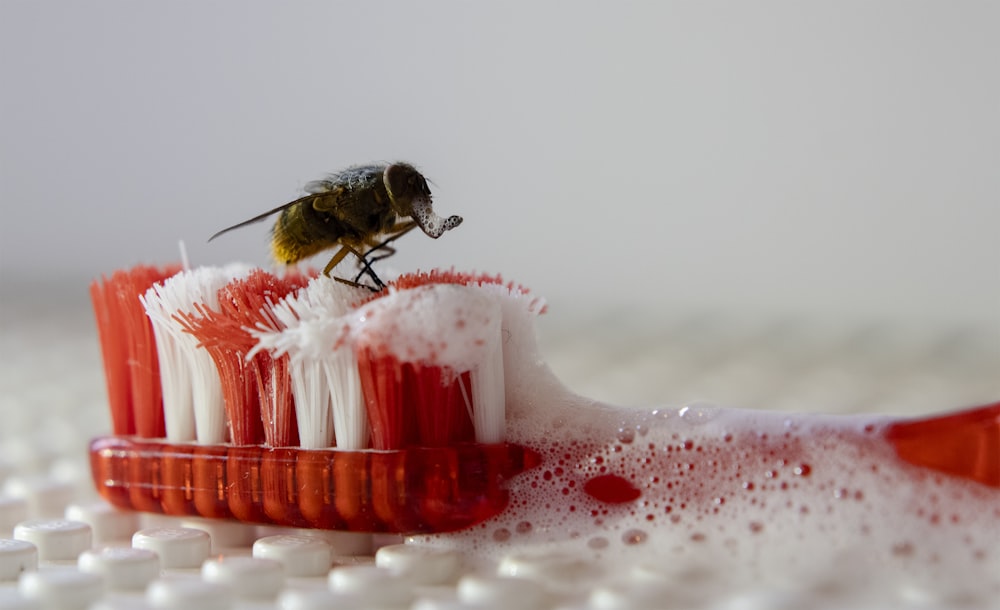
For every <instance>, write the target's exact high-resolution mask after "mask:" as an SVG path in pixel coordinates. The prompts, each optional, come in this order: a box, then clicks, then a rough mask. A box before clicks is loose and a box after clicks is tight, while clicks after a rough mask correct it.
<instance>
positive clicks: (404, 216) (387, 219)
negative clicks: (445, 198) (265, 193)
mask: <svg viewBox="0 0 1000 610" xmlns="http://www.w3.org/2000/svg"><path fill="white" fill-rule="evenodd" d="M305 190H306V192H307V193H308V194H307V195H306V196H304V197H300V198H299V199H296V200H295V201H292V202H289V203H286V204H284V205H281V206H278V207H277V208H274V209H273V210H270V211H268V212H264V213H263V214H260V215H259V216H255V217H253V218H251V219H250V220H246V221H244V222H241V223H239V224H237V225H233V226H231V227H229V228H226V229H223V230H222V231H219V232H218V233H216V234H215V235H213V236H212V237H210V238H209V241H212V240H213V239H215V238H216V237H218V236H219V235H222V234H223V233H226V232H227V231H231V230H233V229H238V228H240V227H243V226H246V225H249V224H252V223H255V222H259V221H261V220H264V219H265V218H267V217H268V216H271V215H272V214H278V219H277V221H276V222H275V223H274V228H273V229H272V231H271V253H272V254H273V256H274V259H275V261H277V262H278V263H282V264H286V265H292V264H295V263H297V262H299V261H301V260H303V259H305V258H308V257H310V256H312V255H314V254H317V253H319V252H322V251H323V250H328V249H330V248H333V247H336V246H340V249H339V250H337V252H336V253H335V254H334V255H333V258H331V259H330V262H329V263H328V264H327V265H326V267H325V268H324V269H323V273H324V274H325V275H330V271H331V270H332V269H333V268H334V267H336V266H337V263H339V262H340V261H342V260H343V259H344V257H346V256H347V255H348V254H354V255H355V256H356V257H357V258H358V261H359V264H360V266H361V267H362V270H361V272H360V273H359V274H358V276H357V277H356V278H355V279H354V281H349V280H345V279H343V278H334V279H336V280H338V281H341V282H346V283H348V284H354V285H357V284H358V280H359V279H360V278H361V276H362V275H364V274H366V273H367V274H368V275H369V276H370V277H371V278H372V280H373V281H374V282H375V288H376V290H379V289H381V288H382V287H383V286H384V284H382V281H381V280H379V278H378V277H377V276H376V275H375V272H374V271H372V269H371V266H370V265H371V263H372V262H374V261H376V260H379V259H382V258H385V257H387V256H391V255H392V254H393V253H394V252H395V250H394V249H393V248H392V247H391V246H389V243H390V242H392V241H393V240H395V239H398V238H399V237H401V236H403V235H405V234H406V233H407V232H409V231H410V230H412V229H413V228H414V227H420V229H421V230H422V231H423V232H424V233H426V234H427V235H428V236H430V237H433V238H435V239H437V238H438V237H441V235H442V234H443V233H444V232H445V231H448V230H450V229H454V228H455V227H457V226H458V225H460V224H461V223H462V218H461V217H460V216H449V217H448V218H442V217H440V216H438V215H437V214H435V213H434V209H433V207H432V204H431V191H430V188H428V186H427V180H426V179H425V178H424V177H423V176H422V175H421V174H420V172H418V171H417V170H416V168H414V167H413V166H412V165H409V164H407V163H393V164H391V165H359V166H356V167H351V168H348V169H345V170H343V171H340V172H337V173H334V174H331V175H330V176H328V177H327V178H325V179H323V180H316V181H313V182H310V183H308V184H307V185H306V187H305ZM379 251H381V252H382V253H381V254H379V255H378V256H375V257H373V258H371V259H369V258H368V257H369V255H370V254H373V253H376V252H379Z"/></svg>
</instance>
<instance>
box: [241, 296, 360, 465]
mask: <svg viewBox="0 0 1000 610" xmlns="http://www.w3.org/2000/svg"><path fill="white" fill-rule="evenodd" d="M362 295H364V293H363V292H360V291H359V290H358V289H356V288H352V287H349V286H347V285H344V284H341V283H339V282H336V281H334V280H332V279H330V278H328V277H325V276H320V277H318V278H314V279H313V280H312V281H310V282H309V285H308V286H307V287H306V288H305V289H304V290H301V291H299V293H298V294H297V295H295V296H289V297H287V298H285V299H283V300H282V301H280V302H279V303H277V304H275V306H274V308H273V311H272V313H273V316H274V319H275V321H276V323H275V324H274V325H271V326H270V327H267V326H260V327H258V328H256V329H252V330H251V332H252V333H253V334H254V336H255V337H256V338H257V340H258V345H257V347H255V348H254V350H255V351H257V350H260V349H268V350H272V351H273V352H274V353H275V354H276V355H281V354H285V353H287V354H288V356H289V374H290V376H291V383H292V393H293V395H294V397H295V415H296V418H297V420H298V426H299V441H300V442H301V445H302V447H303V448H307V449H315V448H322V447H330V446H332V445H333V444H334V441H336V446H337V447H339V448H343V449H363V448H365V447H366V446H367V441H368V428H367V417H366V414H365V409H364V402H363V399H362V396H361V386H360V380H359V378H358V367H357V360H356V359H355V357H354V352H353V350H352V348H351V346H350V345H347V344H343V345H340V344H339V343H341V342H340V339H341V338H342V336H343V333H344V329H345V327H346V325H347V321H346V319H345V318H344V316H345V315H346V314H347V313H348V312H349V311H351V305H352V303H353V302H354V301H356V300H358V299H359V298H360V296H362ZM252 353H253V352H251V354H252ZM331 425H332V427H331Z"/></svg>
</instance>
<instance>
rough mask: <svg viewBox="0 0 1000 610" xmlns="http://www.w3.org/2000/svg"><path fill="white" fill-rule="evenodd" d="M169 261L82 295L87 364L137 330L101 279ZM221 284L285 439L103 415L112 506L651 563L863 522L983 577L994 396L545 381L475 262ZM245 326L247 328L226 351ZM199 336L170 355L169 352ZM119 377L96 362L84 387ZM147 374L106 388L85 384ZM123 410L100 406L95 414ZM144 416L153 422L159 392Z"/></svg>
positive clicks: (207, 313)
mask: <svg viewBox="0 0 1000 610" xmlns="http://www.w3.org/2000/svg"><path fill="white" fill-rule="evenodd" d="M197 272H198V271H197V270H196V271H193V272H184V273H187V274H194V273H197ZM184 273H182V274H178V275H176V276H173V277H172V278H171V279H168V280H166V281H164V282H162V283H159V284H158V283H157V282H158V280H157V279H155V278H149V277H147V276H145V275H142V272H140V270H133V272H131V276H136V277H131V276H130V277H129V278H128V280H127V281H126V280H124V279H122V280H120V281H119V282H116V281H115V278H120V277H122V276H120V275H119V274H116V275H115V276H112V279H111V280H105V284H104V285H103V287H100V288H95V289H94V290H93V291H92V292H93V294H95V295H97V296H95V299H94V300H95V307H96V309H97V310H98V312H99V313H98V320H99V327H100V334H101V343H102V346H105V348H104V354H105V360H106V368H109V369H110V368H115V369H116V370H118V369H121V368H122V365H121V364H120V363H115V362H113V361H111V362H109V360H113V359H114V358H115V357H116V354H120V353H126V352H129V353H130V352H138V351H141V350H138V349H134V350H133V349H123V348H121V347H114V346H115V345H116V344H118V343H124V344H126V345H129V344H131V342H133V341H135V342H139V343H140V344H141V341H142V337H144V336H148V332H147V330H143V329H140V330H141V332H140V331H136V329H135V325H134V324H133V325H131V326H129V327H126V326H124V325H121V324H118V323H116V322H115V321H113V320H111V321H109V320H108V319H107V316H103V317H102V315H101V313H100V312H101V311H103V310H105V309H107V308H108V304H107V303H106V302H105V301H106V297H104V296H102V295H105V294H107V293H109V292H116V291H117V292H122V291H126V292H127V291H131V292H132V293H133V294H134V296H135V302H136V303H139V296H140V293H141V294H142V295H143V297H144V299H145V300H146V302H147V304H148V303H149V301H150V295H151V294H154V293H156V292H157V291H160V292H163V290H164V288H165V287H167V285H168V284H169V283H171V282H174V283H176V282H179V281H183V280H184V278H186V277H187V276H185V275H184ZM253 273H256V274H261V273H263V272H260V271H255V272H253ZM126 275H128V274H126ZM162 275H168V273H167V272H164V273H163V274H162ZM139 278H142V279H141V280H140V279H139ZM232 279H235V278H232ZM236 281H237V282H239V280H236ZM143 282H145V283H147V284H148V286H143V285H142V284H143ZM109 283H110V284H111V285H110V286H109ZM227 285H228V290H229V291H230V293H232V292H233V291H236V292H241V291H248V292H254V291H257V292H259V294H257V295H256V296H254V297H253V298H251V297H250V296H249V295H244V296H246V302H248V303H251V302H252V303H254V306H259V309H258V310H257V311H256V312H255V313H253V314H252V315H250V316H248V317H247V318H241V320H242V321H241V322H240V323H239V324H241V325H243V326H241V328H242V330H241V331H240V332H239V333H237V334H239V336H240V340H239V341H238V342H237V343H238V344H239V345H237V346H233V345H231V346H230V347H228V348H224V349H229V350H231V351H232V352H233V354H238V356H239V358H242V359H243V361H244V362H249V361H252V360H253V359H255V358H258V357H259V356H262V355H264V354H267V355H268V357H269V358H270V359H271V361H273V362H278V361H281V360H282V359H287V364H283V365H275V371H279V370H281V371H284V370H285V369H287V370H288V371H290V372H289V373H288V374H287V376H288V381H287V383H288V385H289V386H290V387H291V388H293V390H292V393H293V394H294V404H295V420H296V423H297V426H298V437H299V441H301V442H302V443H303V444H302V446H301V447H277V446H271V445H268V442H267V439H266V438H265V439H264V441H263V442H260V439H259V438H258V437H253V439H252V440H253V443H252V444H235V443H232V442H230V443H225V442H223V441H226V440H227V439H228V440H229V441H232V440H233V438H234V436H235V435H236V434H237V433H236V432H234V430H239V429H241V428H242V427H243V425H244V423H245V422H242V418H244V417H249V415H248V413H250V412H253V409H243V410H234V409H233V408H232V407H231V406H230V405H229V404H228V403H227V404H226V405H221V404H216V405H214V406H213V407H212V408H213V409H214V412H216V413H217V414H218V413H225V415H224V416H221V418H222V420H224V421H225V422H227V423H226V424H225V426H224V428H225V429H226V430H228V433H227V434H225V435H222V436H219V435H218V433H215V437H213V438H211V439H209V440H207V441H204V442H206V443H208V444H201V443H202V442H203V441H202V436H201V432H200V430H199V431H196V432H195V433H194V434H193V435H192V434H191V433H190V432H188V433H187V434H188V436H186V437H184V436H176V435H175V436H173V437H172V436H171V431H170V430H169V429H167V431H166V439H158V438H153V435H154V434H155V433H156V430H157V429H158V428H157V427H156V426H152V425H148V426H146V427H144V429H143V431H139V430H138V429H135V428H133V427H129V425H128V422H130V421H133V420H139V419H143V418H142V417H140V416H138V415H137V414H134V413H133V414H132V415H128V414H124V415H123V414H121V413H118V414H117V415H114V416H113V418H112V419H113V421H114V426H115V428H114V433H115V435H114V436H112V437H106V438H102V439H97V440H96V441H94V443H93V444H92V447H91V463H92V467H93V473H94V479H95V483H96V484H97V487H98V489H99V491H100V492H101V494H102V495H103V496H104V497H105V498H107V499H108V500H109V501H110V502H111V503H113V504H115V505H116V506H120V507H125V508H139V509H140V510H147V511H154V512H166V513H169V514H181V515H201V516H209V517H221V518H232V519H239V520H244V521H248V522H258V523H260V522H266V523H276V524H282V525H294V526H304V527H317V528H328V529H343V530H350V531H380V532H397V533H406V534H434V535H431V536H425V537H421V538H420V539H421V540H423V541H425V542H427V543H429V544H448V545H455V546H462V547H463V548H471V549H475V550H477V551H478V552H481V553H487V554H488V553H496V552H500V551H501V550H503V549H508V550H509V549H510V548H514V547H520V546H524V545H528V546H537V547H538V548H556V549H562V550H567V551H571V552H578V551H582V552H584V553H590V554H596V555H601V556H611V555H614V554H616V553H622V552H625V551H628V550H630V549H633V550H634V549H637V548H640V549H646V550H647V552H651V553H652V555H653V556H654V557H661V556H669V553H670V552H676V551H670V550H669V549H676V548H679V547H678V545H681V546H683V545H685V544H686V545H690V544H694V545H696V546H698V547H699V548H711V549H712V553H715V554H716V555H713V557H717V555H718V554H720V553H721V554H726V553H728V554H729V555H732V556H739V555H740V551H739V550H734V548H736V549H740V548H743V549H750V550H744V551H742V552H743V553H750V554H753V555H754V556H755V557H758V558H760V557H763V556H770V555H775V554H780V553H783V552H791V551H787V547H788V544H789V540H797V539H802V537H803V536H805V535H806V534H805V533H806V532H807V531H815V530H814V529H811V528H819V531H822V532H824V538H823V541H824V545H825V546H823V550H822V553H827V554H831V556H832V555H833V554H835V553H838V552H842V551H844V550H845V549H848V548H850V547H851V546H852V545H854V544H856V543H857V542H858V540H861V539H864V540H866V541H867V542H865V544H867V545H870V547H871V549H873V553H874V555H873V557H888V558H890V559H892V558H900V557H903V558H906V557H926V558H927V559H926V561H927V564H928V565H941V562H948V565H949V566H951V567H950V568H949V570H950V572H949V573H958V572H960V573H963V574H967V575H974V576H980V575H981V574H983V573H985V574H987V575H993V576H987V581H989V582H991V583H993V584H992V585H991V586H994V587H996V586H1000V584H997V583H996V582H995V581H996V576H995V575H996V574H998V573H1000V571H998V570H996V569H994V568H995V567H996V566H997V565H998V564H1000V559H998V557H997V553H996V551H995V548H996V547H997V543H998V542H1000V540H997V527H996V526H997V523H998V522H1000V403H995V404H992V405H986V406H983V407H978V408H974V409H969V410H966V411H962V412H958V413H949V414H944V415H940V416H934V417H929V418H922V419H916V420H908V419H892V418H886V417H878V416H838V417H833V416H814V415H809V416H805V415H803V416H795V415H789V414H786V413H771V412H759V411H740V410H735V409H723V408H716V407H707V406H700V405H689V406H682V407H679V408H661V409H654V410H640V409H621V408H616V407H612V406H609V405H603V404H599V403H596V402H594V401H590V400H587V399H584V398H582V397H579V396H575V395H573V394H571V393H570V392H568V391H567V390H565V388H563V387H562V386H561V384H559V382H558V381H557V380H556V379H555V378H554V376H553V375H552V374H551V373H550V371H549V370H548V369H547V367H546V366H545V365H544V364H543V363H542V361H541V359H540V357H539V355H538V352H537V348H536V346H535V342H534V335H533V330H532V325H533V318H534V316H536V315H537V314H539V313H541V312H542V311H543V310H544V302H543V301H542V300H540V299H537V298H534V297H532V296H530V294H529V293H528V292H527V291H525V290H524V289H522V288H520V287H517V286H514V285H513V284H504V283H502V281H501V280H500V279H499V278H497V277H490V276H478V275H472V274H464V273H457V272H449V271H443V272H442V271H435V272H431V273H425V274H415V275H404V276H402V277H400V278H399V279H398V280H396V281H395V282H390V284H389V289H388V290H387V291H385V292H383V293H381V294H380V295H376V296H374V297H372V296H371V295H369V294H368V293H366V292H364V291H358V290H356V289H354V288H350V287H346V286H343V285H339V284H335V283H334V282H332V281H330V280H329V279H328V278H323V277H319V278H312V279H311V280H309V283H308V285H305V286H303V285H302V282H301V281H299V283H298V285H297V286H296V287H292V288H290V289H289V290H288V291H287V292H283V293H281V294H279V292H281V291H278V292H272V293H268V294H265V293H266V292H267V291H262V290H261V289H259V288H255V287H253V285H251V283H247V282H244V283H242V284H240V283H229V284H227ZM191 292H197V291H191ZM203 292H204V291H203ZM219 294H221V293H219ZM126 300H127V299H126ZM133 305H134V303H133ZM138 306H140V307H141V304H140V305H138ZM213 311H218V309H216V307H215V305H213V304H204V303H203V302H191V303H190V304H188V305H184V306H181V307H179V308H178V310H177V311H176V312H175V313H173V314H170V315H169V316H168V315H165V314H163V312H162V310H161V312H160V314H157V315H159V316H160V317H161V318H164V317H165V318H166V319H173V320H175V321H177V322H178V323H180V324H181V325H182V326H183V327H184V330H182V331H181V334H183V333H184V332H187V333H188V334H191V333H192V332H193V333H194V334H195V335H198V336H201V335H202V334H204V335H206V336H207V334H208V331H207V326H208V324H209V322H210V321H211V320H213V319H215V318H216V317H218V316H217V314H215V313H213ZM152 317H155V316H152ZM220 323H227V324H228V323H229V322H220ZM234 332H235V331H234ZM247 335H250V336H252V337H253V338H254V339H255V341H256V343H255V345H254V347H252V348H249V349H247V346H248V345H249V343H248V342H247V340H246V336H247ZM156 336H157V341H158V342H159V340H160V336H161V335H160V334H159V333H157V335H156ZM201 341H203V342H204V341H205V339H204V338H202V339H201ZM106 346H112V348H110V349H109V348H108V347H106ZM206 347H207V345H206ZM218 348H219V346H218V345H217V346H216V347H215V349H218ZM202 349H204V348H200V347H197V346H195V347H193V348H192V350H191V357H190V360H191V361H192V362H194V361H195V356H194V354H196V353H198V351H199V350H202ZM209 349H212V348H209ZM143 353H144V354H149V353H152V352H150V351H149V350H145V351H144V352H143ZM247 358H249V359H250V360H247ZM216 362H217V363H218V360H217V361H216ZM233 366H236V365H233ZM135 368H138V369H140V370H141V371H146V372H150V371H153V370H155V369H156V368H157V367H156V365H155V364H153V363H151V362H148V361H147V362H145V363H137V364H135ZM159 368H160V369H161V372H162V368H163V362H162V361H161V362H160V363H159ZM225 370H227V371H228V370H235V369H232V367H230V368H229V369H225ZM282 374H284V373H282ZM176 377H178V375H173V377H171V378H176ZM251 377H253V376H251ZM133 378H135V375H132V376H128V375H122V374H120V373H119V374H116V375H114V376H112V375H111V374H109V375H108V382H109V384H111V383H117V384H123V383H126V382H127V381H123V380H131V379H133ZM259 378H260V376H259V375H257V377H256V379H259ZM236 381H238V380H235V379H233V378H229V379H224V380H221V382H220V383H224V384H233V383H234V382H236ZM282 383H285V382H284V381H283V382H282ZM153 385H155V384H151V383H149V382H146V381H142V382H140V383H137V384H136V386H132V385H130V386H129V387H128V389H127V390H126V389H123V388H111V387H110V386H109V395H110V396H133V395H135V394H136V393H137V392H140V391H142V388H146V389H147V390H149V387H151V386H153ZM237 385H238V384H237ZM255 387H259V386H258V385H257V381H256V380H254V381H251V387H250V388H246V387H241V389H240V391H241V392H243V393H244V394H245V395H249V396H256V397H257V399H258V400H263V399H264V398H265V397H264V396H263V394H268V392H260V391H259V390H256V392H257V394H255V390H254V388H255ZM188 391H189V393H197V390H192V389H189V390H188ZM178 393H179V392H175V391H171V392H167V391H166V389H165V388H164V392H163V394H164V396H167V395H168V394H178ZM202 393H204V392H202ZM226 394H227V395H234V394H239V392H237V391H236V390H233V389H230V390H229V391H227V392H226ZM268 400H270V398H269V397H268ZM131 401H132V402H131V404H128V405H126V406H133V405H134V406H135V407H136V408H138V407H139V406H140V405H149V404H150V403H152V402H155V400H154V398H153V395H150V396H147V397H144V398H142V399H140V398H139V397H135V398H132V399H131ZM118 402H122V401H121V400H119V401H118ZM126 402H127V401H126ZM251 402H252V401H251ZM262 404H263V403H262ZM195 407H198V405H195ZM123 408H124V407H122V406H121V405H120V404H119V405H117V406H116V404H115V401H112V410H113V412H115V409H118V410H119V411H121V410H122V409H123ZM143 408H146V407H145V406H144V407H143ZM227 408H228V409H229V410H228V411H226V409H227ZM163 409H164V412H165V413H166V414H167V415H168V421H169V414H170V413H171V412H172V406H171V405H169V404H166V403H164V406H163ZM261 411H262V412H264V413H273V412H277V411H271V410H269V408H267V409H265V408H262V409H261ZM286 417H287V418H288V419H287V421H286V422H285V423H286V424H288V425H291V424H290V422H291V421H292V418H291V416H290V415H287V416H286ZM216 419H219V418H218V417H217V418H216ZM123 422H124V423H123ZM338 422H339V423H338ZM275 423H276V424H277V423H278V422H275ZM167 428H169V426H167ZM150 431H152V432H150ZM265 436H266V435H265ZM283 438H285V439H288V438H291V437H290V436H285V437H283ZM369 439H370V441H371V442H370V443H369V442H368V441H369ZM195 440H197V441H198V443H197V444H195V443H194V442H193V441H195ZM341 441H343V444H342V443H341ZM282 442H283V441H282ZM331 444H333V447H331ZM446 532H453V533H450V534H447V535H442V534H443V533H446ZM748 537H749V538H748ZM747 540H749V542H748V541H747ZM734 541H735V542H734ZM778 541H781V543H778ZM955 541H957V542H955ZM654 543H655V544H654ZM682 543H683V544H682ZM740 544H742V545H744V546H742V547H741V546H740ZM800 544H805V543H800ZM733 545H735V547H734V546H733ZM783 545H784V546H783ZM793 546H794V545H793ZM685 548H686V547H685ZM809 548H810V549H811V551H810V552H816V553H819V552H820V551H818V550H817V549H815V548H813V547H809ZM800 550H801V549H800ZM822 553H821V554H822ZM744 559H745V558H744ZM783 561H785V563H786V564H792V563H794V561H793V560H792V559H791V558H788V557H786V558H784V560H783ZM935 562H936V563H935ZM990 578H992V579H993V580H990Z"/></svg>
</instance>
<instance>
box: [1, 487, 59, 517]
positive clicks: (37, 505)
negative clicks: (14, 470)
mask: <svg viewBox="0 0 1000 610" xmlns="http://www.w3.org/2000/svg"><path fill="white" fill-rule="evenodd" d="M3 493H4V495H10V496H14V497H16V498H24V500H25V502H27V504H28V514H29V515H31V516H32V517H35V518H39V519H58V518H59V517H61V516H62V514H63V511H65V510H66V505H68V504H69V503H70V502H71V501H72V500H73V496H74V495H76V488H74V487H73V484H72V483H69V482H67V481H59V480H56V479H54V478H51V477H44V476H24V477H13V478H10V479H8V480H7V482H6V483H5V484H4V488H3Z"/></svg>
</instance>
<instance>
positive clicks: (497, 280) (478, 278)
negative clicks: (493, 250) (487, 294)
mask: <svg viewBox="0 0 1000 610" xmlns="http://www.w3.org/2000/svg"><path fill="white" fill-rule="evenodd" d="M431 284H458V285H460V286H485V285H495V286H503V287H504V288H506V289H507V290H509V291H510V292H511V293H512V294H528V293H529V292H530V290H528V289H527V288H525V287H524V286H522V285H520V284H515V283H514V282H507V283H504V281H503V278H502V277H500V274H499V273H498V274H496V275H490V274H488V273H471V272H467V271H456V270H455V268H454V267H452V268H451V269H432V270H430V271H416V272H414V273H404V274H403V275H401V276H399V277H398V278H396V279H395V280H393V281H391V282H389V283H388V286H389V287H390V288H394V289H396V290H409V289H411V288H418V287H420V286H428V285H431ZM381 296H382V295H381V294H376V295H373V296H372V297H371V298H370V299H368V300H367V301H365V302H370V301H373V300H375V299H377V298H379V297H381ZM545 311H546V306H545V305H542V308H541V309H540V310H539V311H538V313H539V314H543V313H545Z"/></svg>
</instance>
